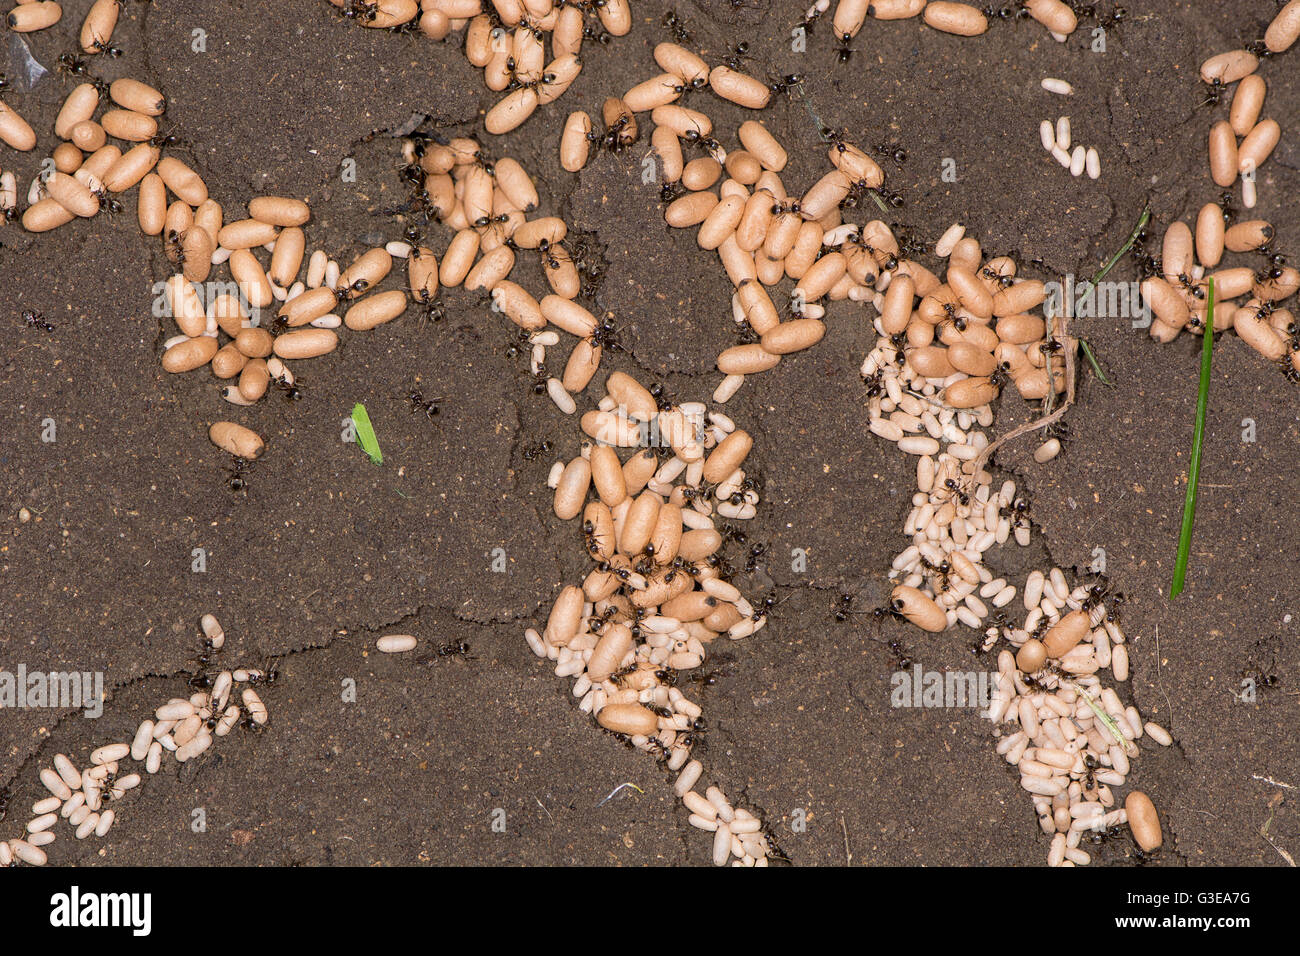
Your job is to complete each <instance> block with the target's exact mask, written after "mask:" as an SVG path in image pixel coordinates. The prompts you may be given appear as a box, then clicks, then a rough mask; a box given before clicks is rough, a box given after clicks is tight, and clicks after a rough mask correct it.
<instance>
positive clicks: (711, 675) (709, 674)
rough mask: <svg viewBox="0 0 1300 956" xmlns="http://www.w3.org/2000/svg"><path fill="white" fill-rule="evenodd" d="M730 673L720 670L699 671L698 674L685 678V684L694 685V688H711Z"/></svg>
mask: <svg viewBox="0 0 1300 956" xmlns="http://www.w3.org/2000/svg"><path fill="white" fill-rule="evenodd" d="M729 673H730V672H729V671H726V670H723V669H722V668H715V669H713V670H706V671H700V673H698V674H691V675H690V676H689V677H687V678H686V681H687V683H689V684H694V685H695V686H696V687H701V688H703V687H713V686H714V685H715V684H717V683H718V681H719V680H720V679H721V678H723V677H726V676H728V674H729Z"/></svg>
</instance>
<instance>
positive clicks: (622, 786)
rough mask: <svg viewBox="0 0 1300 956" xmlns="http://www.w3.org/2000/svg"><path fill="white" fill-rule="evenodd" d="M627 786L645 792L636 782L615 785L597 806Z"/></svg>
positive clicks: (605, 802)
mask: <svg viewBox="0 0 1300 956" xmlns="http://www.w3.org/2000/svg"><path fill="white" fill-rule="evenodd" d="M627 787H631V788H632V789H633V790H635V791H636V792H637V793H645V791H644V790H642V789H641V788H640V787H638V786H637V785H636V784H634V783H620V784H619V785H618V786H617V787H615V788H614V789H613V790H611V791H610V792H609V796H608V797H606V798H605V799H604V800H602V801H600V803H598V804H596V806H597V807H603V806H604V805H605V804H607V803H609V801H611V800H613V799H614V797H616V796H617V795H618V793H619V791H620V790H623V789H625V788H627ZM533 799H534V800H536V799H537V798H536V797H533ZM543 809H545V808H544V807H543Z"/></svg>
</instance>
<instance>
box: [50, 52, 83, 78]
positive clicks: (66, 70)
mask: <svg viewBox="0 0 1300 956" xmlns="http://www.w3.org/2000/svg"><path fill="white" fill-rule="evenodd" d="M58 70H59V72H60V73H63V74H65V75H67V76H89V75H90V68H89V66H88V65H87V64H86V61H85V60H84V59H83V58H82V57H80V56H78V55H77V54H75V53H60V54H59V59H58Z"/></svg>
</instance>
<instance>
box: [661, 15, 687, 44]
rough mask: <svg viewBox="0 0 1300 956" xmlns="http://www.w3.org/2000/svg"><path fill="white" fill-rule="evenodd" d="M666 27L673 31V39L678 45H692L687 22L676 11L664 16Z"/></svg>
mask: <svg viewBox="0 0 1300 956" xmlns="http://www.w3.org/2000/svg"><path fill="white" fill-rule="evenodd" d="M663 23H664V26H666V27H667V28H668V29H669V30H671V31H672V34H673V39H674V40H676V41H677V42H678V43H690V42H691V35H690V33H688V32H687V30H686V21H685V20H683V19H682V18H681V17H679V16H678V15H677V11H676V10H669V11H668V12H667V13H665V14H664V20H663Z"/></svg>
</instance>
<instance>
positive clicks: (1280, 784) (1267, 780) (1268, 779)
mask: <svg viewBox="0 0 1300 956" xmlns="http://www.w3.org/2000/svg"><path fill="white" fill-rule="evenodd" d="M1250 776H1251V778H1252V779H1254V780H1262V781H1264V782H1265V783H1270V784H1272V785H1273V786H1275V787H1283V788H1285V789H1287V790H1295V789H1297V788H1296V787H1293V786H1292V785H1291V784H1289V783H1283V782H1282V781H1281V780H1274V779H1273V778H1272V777H1261V776H1260V775H1259V774H1257V773H1252V774H1251V775H1250Z"/></svg>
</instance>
